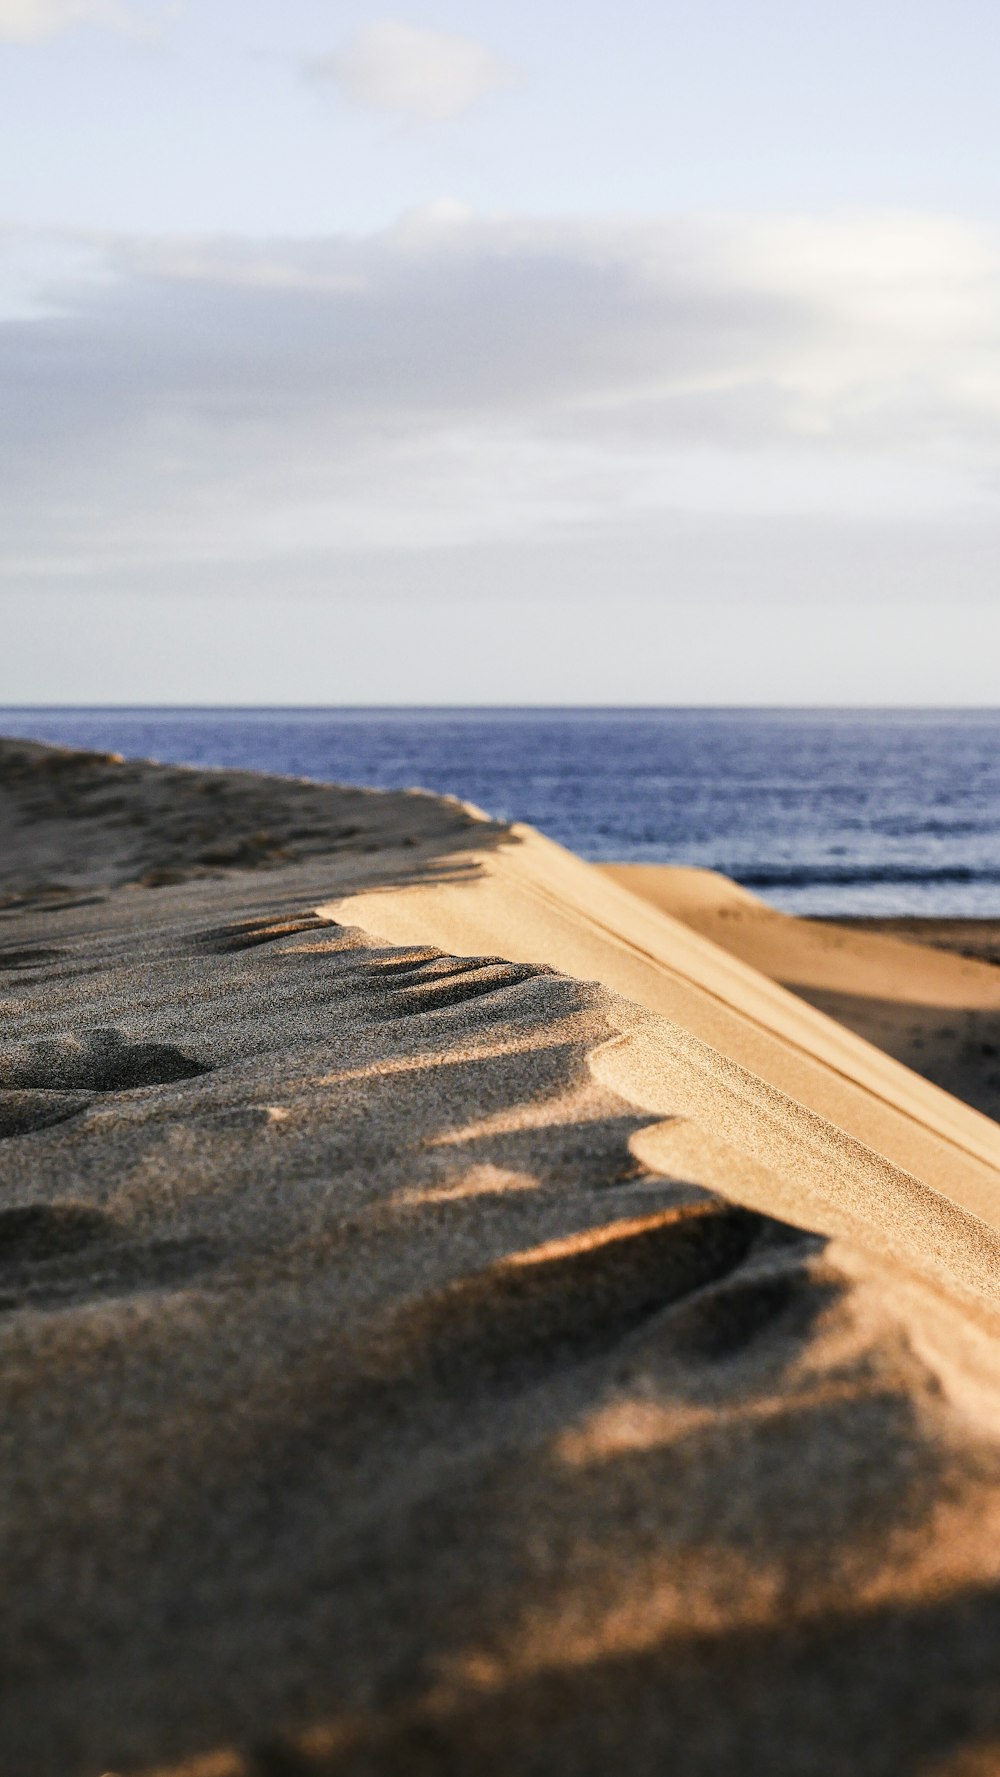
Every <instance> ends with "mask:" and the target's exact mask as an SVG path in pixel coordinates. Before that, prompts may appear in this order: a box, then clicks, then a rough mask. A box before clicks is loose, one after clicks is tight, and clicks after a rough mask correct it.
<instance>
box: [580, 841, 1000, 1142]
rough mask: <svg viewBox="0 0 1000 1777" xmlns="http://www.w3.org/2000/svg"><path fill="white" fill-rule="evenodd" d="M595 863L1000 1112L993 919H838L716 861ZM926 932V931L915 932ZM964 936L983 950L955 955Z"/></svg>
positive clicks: (919, 1068) (921, 1069)
mask: <svg viewBox="0 0 1000 1777" xmlns="http://www.w3.org/2000/svg"><path fill="white" fill-rule="evenodd" d="M602 870H603V871H604V873H605V874H606V875H608V876H610V877H611V878H612V880H614V881H615V882H618V883H621V884H623V885H624V887H626V888H629V889H631V890H632V892H633V893H634V894H637V895H641V896H642V897H643V899H645V900H647V901H649V902H650V903H651V904H652V905H653V906H655V907H657V908H659V909H660V911H661V912H664V913H667V914H670V915H672V916H673V917H674V918H676V919H680V920H682V921H683V922H684V923H685V924H686V925H688V926H690V927H691V928H692V929H693V930H694V931H697V932H700V933H701V934H702V935H703V936H704V937H706V938H711V939H712V940H713V942H714V943H716V944H719V945H721V946H722V947H723V948H724V949H725V950H727V951H728V952H729V953H730V954H731V955H733V956H736V957H739V958H740V960H741V961H743V962H746V963H749V964H750V965H751V967H753V968H755V969H759V970H760V971H761V972H762V973H763V974H765V975H768V976H770V977H771V978H772V979H773V980H775V981H780V982H782V983H783V984H784V985H785V986H786V987H789V988H791V990H792V991H793V992H794V993H796V994H797V995H799V997H800V998H802V999H804V1000H808V1002H809V1004H810V1005H813V1006H816V1007H817V1008H818V1009H819V1010H820V1011H822V1012H826V1013H828V1014H829V1015H830V1016H831V1017H833V1018H837V1019H839V1020H840V1021H841V1022H842V1023H844V1024H846V1025H848V1026H849V1028H850V1029H851V1030H853V1031H856V1032H857V1033H858V1035H859V1036H862V1037H865V1038H867V1039H868V1041H869V1042H872V1043H877V1044H878V1046H879V1047H880V1048H882V1049H885V1050H886V1051H887V1052H888V1054H890V1055H893V1056H895V1058H896V1059H897V1060H898V1061H902V1062H905V1064H906V1065H907V1066H908V1067H911V1068H913V1069H915V1070H916V1072H917V1073H920V1074H923V1075H924V1076H925V1077H926V1078H928V1079H930V1080H933V1081H935V1082H936V1084H937V1085H939V1086H942V1087H944V1088H945V1089H946V1090H947V1091H948V1092H952V1093H955V1094H956V1095H957V1096H958V1097H960V1098H963V1099H965V1100H966V1102H967V1103H969V1104H972V1105H974V1106H975V1107H976V1108H977V1109H978V1110H981V1111H984V1112H986V1113H987V1115H989V1116H991V1117H993V1118H997V1117H1000V968H997V967H996V966H991V964H990V962H989V961H988V960H986V959H987V958H988V957H990V956H992V955H993V952H994V949H995V926H994V925H992V924H991V923H990V922H988V921H985V920H980V921H970V922H962V921H957V920H955V921H947V920H941V921H921V920H900V921H897V922H890V921H885V922H882V926H881V929H872V928H873V927H876V926H877V925H878V922H871V925H870V926H869V924H868V922H856V923H855V922H852V923H849V924H845V925H838V924H836V923H835V922H833V921H822V922H821V921H818V920H804V919H794V918H792V917H791V916H789V915H788V914H785V913H780V912H778V911H777V910H776V909H775V908H773V907H768V906H767V905H766V904H765V903H764V902H763V901H761V900H758V898H757V897H756V896H755V895H752V894H750V893H748V891H747V890H746V889H743V888H740V887H739V886H738V884H737V883H735V882H731V881H730V880H729V878H728V877H725V876H719V875H717V874H716V873H715V872H714V871H711V870H693V869H683V868H677V867H664V866H661V865H651V864H608V865H602ZM921 935H924V936H926V937H928V938H929V939H930V940H931V943H920V942H918V940H919V938H920V936H921ZM932 945H933V947H932ZM938 946H940V948H939V947H938ZM962 948H964V949H967V950H969V951H978V952H979V955H978V956H973V955H962V954H960V953H959V952H960V950H961V949H962Z"/></svg>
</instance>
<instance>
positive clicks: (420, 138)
mask: <svg viewBox="0 0 1000 1777" xmlns="http://www.w3.org/2000/svg"><path fill="white" fill-rule="evenodd" d="M389 6H390V9H389V10H386V9H385V7H384V6H380V5H366V4H345V5H336V4H331V3H330V0H326V3H321V0H282V4H280V5H278V4H276V3H275V0H270V3H269V4H265V3H264V0H0V118H2V120H3V121H2V125H0V130H2V139H3V153H2V155H0V625H2V628H0V638H2V641H0V702H4V703H60V702H68V703H102V702H109V703H151V702H164V703H213V704H218V703H240V704H247V703H321V704H322V703H392V702H398V703H431V704H433V703H462V704H468V703H476V702H485V703H522V702H539V703H611V704H622V703H639V704H699V703H724V704H732V703H737V704H775V703H785V704H799V703H802V704H812V703H828V704H829V703H833V704H851V703H862V704H872V703H875V704H919V703H931V704H995V703H996V702H997V701H998V687H1000V673H998V670H997V667H996V661H997V660H998V659H1000V584H998V579H1000V576H998V564H1000V300H998V298H1000V107H998V106H997V104H996V92H997V88H998V72H1000V70H998V62H1000V23H998V21H997V15H996V12H995V8H993V7H992V6H988V5H987V4H986V3H985V0H951V3H950V4H947V5H946V4H944V3H943V0H941V3H937V4H933V5H931V4H927V3H926V0H909V3H908V4H903V3H901V0H880V3H878V4H876V5H872V3H871V0H867V3H866V4H860V3H858V0H840V3H839V4H838V5H837V6H831V5H829V4H828V3H822V4H821V3H819V0H816V3H815V4H812V3H808V0H741V3H739V4H737V3H736V0H704V3H703V4H701V5H699V6H698V7H697V8H693V7H691V6H690V5H688V4H685V5H683V6H681V5H679V4H673V3H672V0H667V3H666V4H663V5H660V6H658V7H656V8H651V7H650V6H649V4H648V0H642V3H641V4H640V3H638V0H620V3H619V4H618V6H617V7H616V8H614V9H611V8H608V7H607V6H605V5H603V4H602V5H597V4H596V3H595V0H576V4H574V5H572V6H571V5H569V4H564V3H563V0H551V3H550V4H548V5H539V4H538V3H537V0H535V4H532V5H528V4H526V3H525V0H506V3H505V4H504V5H503V6H502V7H501V6H499V5H498V4H485V3H483V0H465V3H464V4H463V5H462V6H459V5H458V4H457V0H452V3H448V4H438V3H437V0H427V4H426V5H420V6H418V7H416V8H410V7H409V6H405V7H403V8H402V9H400V10H392V0H389Z"/></svg>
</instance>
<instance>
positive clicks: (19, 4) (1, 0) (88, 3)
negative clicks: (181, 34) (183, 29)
mask: <svg viewBox="0 0 1000 1777" xmlns="http://www.w3.org/2000/svg"><path fill="white" fill-rule="evenodd" d="M167 10H171V9H170V8H168V9H167ZM161 23H162V18H160V19H153V18H151V17H150V15H149V12H148V9H146V10H145V11H144V10H142V9H140V8H139V7H138V6H135V5H129V4H126V0H0V43H24V44H30V43H45V42H47V41H48V40H49V39H50V38H53V37H59V36H61V34H62V33H63V32H64V31H70V30H72V29H73V28H74V26H77V25H97V26H100V27H102V28H103V29H105V30H109V31H117V32H120V33H121V34H122V35H124V36H127V37H138V38H148V37H151V36H155V35H156V34H157V31H158V29H159V26H160V24H161Z"/></svg>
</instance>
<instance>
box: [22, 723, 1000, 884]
mask: <svg viewBox="0 0 1000 1777" xmlns="http://www.w3.org/2000/svg"><path fill="white" fill-rule="evenodd" d="M0 732H2V733H5V734H19V735H27V736H32V737H34V738H35V739H38V740H48V741H56V742H59V743H61V744H63V745H67V746H79V747H97V748H102V749H108V750H113V751H116V752H121V753H124V754H126V756H131V757H138V758H154V759H161V760H167V761H172V762H177V763H184V764H191V765H222V766H240V767H245V768H248V769H252V770H256V771H272V772H281V773H289V774H292V775H294V776H302V777H311V778H319V779H324V780H331V781H338V782H342V783H359V784H374V785H379V786H381V787H383V788H400V787H406V786H410V785H422V786H423V787H424V788H425V789H430V790H437V791H448V792H451V793H452V794H453V795H457V796H462V797H464V798H467V799H468V800H470V801H473V802H476V803H478V804H479V805H480V807H482V808H484V809H486V810H488V812H489V813H490V814H492V815H496V816H498V817H500V818H501V819H505V820H525V821H531V822H532V823H533V824H534V825H535V826H537V827H540V828H541V829H542V830H543V832H545V833H548V834H550V835H551V836H552V837H553V838H555V839H559V840H561V841H562V842H563V844H565V845H568V846H571V847H572V848H573V850H574V851H577V852H580V853H581V854H582V855H583V856H584V857H586V858H596V859H622V860H631V861H637V862H638V861H642V862H663V863H675V864H702V865H708V866H709V867H710V868H712V869H715V870H722V871H724V872H725V873H726V874H727V875H728V876H734V877H735V878H736V879H737V880H738V881H739V882H742V883H745V884H746V885H747V886H748V887H749V888H752V889H754V890H755V891H756V892H757V893H758V894H760V895H762V896H763V897H764V898H765V899H766V900H768V901H770V902H771V903H772V904H773V905H774V906H777V907H784V908H787V909H789V910H790V911H793V912H797V913H829V914H847V913H869V914H900V913H909V914H923V915H942V916H949V915H950V916H954V917H963V916H964V917H984V918H989V917H1000V710H971V711H968V710H967V711H942V710H910V711H901V710H893V711H857V710H854V711H846V710H840V711H838V710H812V711H803V710H728V709H685V710H612V709H551V710H544V709H521V710H517V709H500V710H483V709H479V710H471V709H470V710H461V709H455V710H440V709H435V710H421V709H340V710H329V709H257V710H252V709H214V710H213V709H121V708H114V709H110V708H109V709H26V708H18V709H6V710H3V709H0Z"/></svg>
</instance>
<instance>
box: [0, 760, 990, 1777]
mask: <svg viewBox="0 0 1000 1777" xmlns="http://www.w3.org/2000/svg"><path fill="white" fill-rule="evenodd" d="M0 838H2V841H3V846H2V852H0V860H2V861H0V873H2V879H0V895H2V897H3V900H2V905H0V1004H2V1010H3V1018H4V1028H3V1036H2V1040H0V1307H2V1309H3V1313H2V1316H0V1339H2V1342H3V1362H2V1365H0V1389H2V1393H3V1401H2V1420H0V1423H2V1427H3V1434H2V1435H3V1439H4V1444H5V1452H4V1454H5V1461H4V1476H5V1486H4V1490H3V1533H2V1535H3V1543H2V1556H0V1560H2V1569H0V1625H2V1626H0V1637H2V1644H3V1662H2V1679H0V1685H2V1695H0V1771H2V1772H3V1773H6V1772H8V1771H9V1772H10V1773H11V1774H12V1777H21V1774H22V1773H23V1774H24V1777H99V1774H100V1773H102V1772H116V1773H119V1774H120V1777H154V1774H155V1777H181V1774H182V1773H183V1774H184V1777H410V1774H411V1773H413V1774H415V1777H431V1774H435V1777H436V1774H437V1773H443V1774H445V1777H465V1774H467V1773H473V1772H475V1773H477V1774H478V1773H486V1774H487V1777H493V1774H495V1777H501V1774H503V1777H508V1774H512V1773H517V1774H520V1773H527V1774H529V1777H534V1774H535V1773H537V1774H538V1777H542V1774H543V1773H544V1774H545V1777H552V1774H562V1773H566V1774H568V1777H575V1774H577V1773H579V1774H581V1777H608V1773H612V1772H614V1773H617V1772H619V1771H621V1772H629V1773H633V1774H635V1777H661V1774H662V1773H664V1772H668V1771H669V1772H672V1773H673V1772H676V1773H679V1774H680V1777H719V1774H720V1773H721V1774H722V1777H728V1774H730V1773H732V1774H733V1777H737V1774H739V1777H746V1774H747V1773H749V1774H751V1777H757V1774H758V1773H759V1774H760V1777H770V1773H772V1772H773V1773H781V1774H785V1773H788V1774H789V1777H817V1774H819V1777H835V1774H836V1777H840V1774H841V1773H847V1772H850V1773H852V1774H853V1773H859V1774H861V1777H908V1774H910V1773H912V1774H914V1777H916V1774H919V1777H987V1774H989V1773H994V1772H996V1771H998V1770H1000V1687H998V1685H997V1678H996V1674H997V1670H998V1665H1000V1535H998V1532H1000V1450H998V1447H997V1429H998V1423H1000V1422H998V1400H997V1376H998V1371H997V1356H998V1331H1000V1316H998V1313H997V1284H998V1279H1000V1129H998V1128H997V1126H996V1125H995V1124H994V1123H993V1122H992V1121H991V1120H990V1119H988V1118H987V1117H985V1116H983V1115H981V1114H980V1113H979V1112H977V1111H976V1110H975V1109H973V1108H971V1107H970V1106H969V1105H966V1104H963V1103H960V1102H958V1101H957V1100H956V1099H954V1098H953V1097H951V1096H949V1095H948V1094H947V1093H946V1092H944V1091H942V1090H941V1089H940V1087H938V1086H936V1085H934V1084H932V1083H930V1082H928V1081H927V1080H924V1079H920V1078H918V1077H917V1076H916V1075H915V1074H913V1073H912V1072H911V1071H909V1070H908V1069H907V1068H905V1067H903V1066H902V1065H901V1064H900V1063H899V1062H898V1061H897V1060H895V1059H893V1058H892V1057H890V1056H888V1055H885V1054H884V1053H882V1052H880V1051H879V1050H878V1049H876V1048H875V1047H873V1046H872V1045H871V1044H870V1043H868V1042H866V1041H864V1040H863V1039H862V1038H861V1037H859V1036H858V1035H856V1034H855V1033H854V1032H852V1031H849V1030H847V1029H845V1028H843V1027H842V1026H841V1025H839V1024H837V1023H835V1022H834V1021H832V1020H831V1019H830V1018H829V1017H828V1016H826V1015H825V1014H824V1012H822V1011H820V1010H817V1009H816V1008H815V1007H813V1006H812V1005H809V1004H806V1003H804V1001H803V1000H802V999H801V998H799V997H798V996H797V995H796V994H792V993H790V992H788V991H787V990H786V989H785V988H783V987H782V986H780V985H778V983H777V982H776V981H775V980H772V979H769V978H768V976H767V975H766V974H764V973H762V972H759V971H757V970H755V969H754V968H752V967H751V966H750V965H749V964H748V963H747V962H746V961H744V960H742V959H740V958H737V957H734V956H732V955H731V954H729V952H728V951H727V950H725V949H723V948H721V947H720V946H719V945H718V944H716V943H714V942H712V940H711V939H710V938H707V937H705V936H704V935H703V934H701V933H700V932H695V931H693V930H692V929H691V928H690V926H688V925H686V924H684V923H683V921H681V920H678V919H676V918H675V917H673V916H672V915H670V914H669V913H665V912H663V911H661V910H660V909H659V908H657V907H655V906H653V905H651V904H650V903H649V901H648V900H644V899H642V898H641V897H640V896H637V895H635V894H633V893H632V892H631V891H630V889H628V888H626V887H624V886H622V884H621V883H619V882H616V881H613V880H612V879H611V878H610V877H608V876H607V875H605V874H603V873H602V872H601V871H599V870H597V869H595V868H593V867H592V866H589V865H586V864H584V863H582V862H581V861H580V860H578V859H576V858H574V857H572V856H571V854H569V853H567V852H565V851H563V850H562V849H561V848H560V847H558V846H555V845H553V844H552V843H551V842H549V841H547V840H545V839H543V838H542V837H541V836H539V835H538V834H536V833H534V832H532V831H531V830H530V829H528V828H523V827H515V828H505V827H502V826H499V825H497V824H495V823H491V822H489V821H487V820H486V819H484V818H483V817H481V816H479V815H478V813H477V812H476V811H475V810H471V809H468V808H466V807H464V806H463V805H461V804H458V803H455V802H450V801H447V800H445V799H439V798H432V797H427V796H422V795H419V794H404V793H400V794H391V795H389V794H379V793H377V792H364V791H356V790H345V789H339V788H336V787H322V786H316V785H305V784H299V783H294V782H289V781H287V780H278V779H265V778H252V777H247V776H240V775H239V774H228V773H206V772H194V771H191V772H183V771H179V770H176V769H173V768H171V769H169V770H168V769H166V768H162V767H157V766H149V765H146V766H138V765H123V764H121V763H120V762H117V761H115V760H114V759H111V758H106V757H98V756H95V755H74V754H67V753H62V752H57V751H55V750H53V749H46V748H41V747H31V746H27V745H25V744H24V743H14V742H9V743H3V744H2V745H0ZM946 960H947V959H946Z"/></svg>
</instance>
